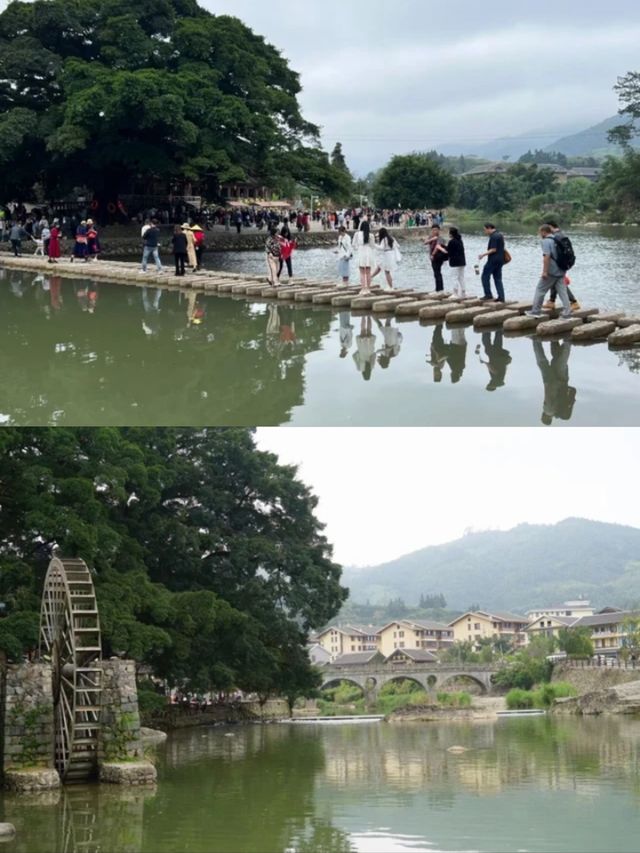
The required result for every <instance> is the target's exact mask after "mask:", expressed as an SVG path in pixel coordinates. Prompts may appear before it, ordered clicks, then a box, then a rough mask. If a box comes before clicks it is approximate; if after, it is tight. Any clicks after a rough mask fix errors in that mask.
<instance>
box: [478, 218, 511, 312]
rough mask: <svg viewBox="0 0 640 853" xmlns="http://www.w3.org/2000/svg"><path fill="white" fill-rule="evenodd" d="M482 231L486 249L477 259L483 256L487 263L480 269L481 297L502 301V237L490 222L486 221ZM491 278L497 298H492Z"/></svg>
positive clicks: (480, 259) (503, 298)
mask: <svg viewBox="0 0 640 853" xmlns="http://www.w3.org/2000/svg"><path fill="white" fill-rule="evenodd" d="M484 233H485V234H486V235H487V237H488V238H489V245H488V247H487V251H486V252H483V254H482V255H479V256H478V260H479V261H482V260H484V259H485V258H486V259H487V263H486V264H485V267H484V269H483V271H482V287H483V290H484V297H483V299H484V300H485V302H490V301H495V302H504V301H505V297H504V286H503V284H502V268H503V267H504V250H505V247H504V237H503V235H502V234H501V233H500V232H499V231H498V230H497V228H496V226H495V225H493V224H492V223H490V222H489V223H487V224H486V225H485V226H484ZM492 278H493V281H494V284H495V286H496V293H497V295H498V298H497V299H495V300H494V299H493V295H492V293H491V279H492Z"/></svg>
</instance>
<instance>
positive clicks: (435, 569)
mask: <svg viewBox="0 0 640 853" xmlns="http://www.w3.org/2000/svg"><path fill="white" fill-rule="evenodd" d="M343 583H344V584H345V585H346V586H348V587H349V589H350V590H351V600H353V601H355V602H357V603H360V604H364V603H366V602H370V603H372V604H382V603H387V602H388V601H389V600H391V599H397V598H402V599H404V601H405V602H406V603H407V604H408V605H410V606H411V605H414V604H416V603H417V602H418V601H419V599H420V596H421V595H423V594H435V593H442V594H444V596H445V598H446V599H447V603H448V606H449V607H450V608H453V609H460V610H464V609H466V608H468V607H469V606H470V605H471V604H472V603H473V604H478V605H480V606H481V607H483V608H493V609H496V610H515V611H516V612H524V611H526V610H528V609H530V608H531V607H535V606H544V605H547V606H548V605H553V604H556V603H561V602H563V601H565V600H567V599H572V598H579V597H580V596H583V597H585V598H589V599H591V601H592V602H593V603H594V604H595V605H597V606H600V607H604V606H606V605H618V606H621V607H624V606H632V605H635V604H637V603H639V602H640V529H637V528H634V527H624V526H622V525H616V524H605V523H602V522H598V521H587V520H585V519H577V518H569V519H567V520H566V521H562V522H560V523H559V524H556V525H530V524H522V525H520V526H518V527H516V528H514V529H513V530H509V531H506V532H502V531H487V532H483V533H470V534H468V535H466V536H464V537H463V538H462V539H458V540H456V541H455V542H450V543H447V544H445V545H435V546H431V547H429V548H424V549H423V550H420V551H416V552H415V553H413V554H408V555H406V556H404V557H400V558H399V559H397V560H393V561H392V562H389V563H385V564H383V565H380V566H372V567H369V568H363V569H353V568H347V569H345V571H344V575H343Z"/></svg>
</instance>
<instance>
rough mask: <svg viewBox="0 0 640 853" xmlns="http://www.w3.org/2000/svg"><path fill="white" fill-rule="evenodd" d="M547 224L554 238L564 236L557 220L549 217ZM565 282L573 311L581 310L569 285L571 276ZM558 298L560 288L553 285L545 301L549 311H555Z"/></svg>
mask: <svg viewBox="0 0 640 853" xmlns="http://www.w3.org/2000/svg"><path fill="white" fill-rule="evenodd" d="M545 224H546V225H548V226H549V227H550V228H551V229H552V230H553V239H554V240H557V239H559V238H562V237H563V236H564V235H563V233H562V229H561V228H560V226H559V225H558V223H557V222H554V221H553V220H552V219H548V220H547V222H546V223H545ZM564 283H565V284H566V286H567V294H568V296H569V302H570V303H571V310H572V311H579V310H580V303H579V302H578V300H577V299H576V297H575V296H574V295H573V292H572V290H571V288H570V287H569V285H570V284H571V279H570V278H569V276H565V282H564ZM557 298H558V290H557V288H555V287H552V288H551V293H550V294H549V299H548V300H547V302H545V304H544V307H545V308H546V309H548V310H549V311H553V310H554V308H555V307H556V300H557Z"/></svg>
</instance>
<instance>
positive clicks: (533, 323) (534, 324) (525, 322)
mask: <svg viewBox="0 0 640 853" xmlns="http://www.w3.org/2000/svg"><path fill="white" fill-rule="evenodd" d="M547 322H549V318H548V317H547V316H543V317H526V316H525V317H520V316H518V317H513V318H512V319H511V320H505V322H504V325H503V329H504V330H505V332H528V331H530V330H531V329H537V328H538V326H539V325H540V324H541V323H547Z"/></svg>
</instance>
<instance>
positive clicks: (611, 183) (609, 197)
mask: <svg viewBox="0 0 640 853" xmlns="http://www.w3.org/2000/svg"><path fill="white" fill-rule="evenodd" d="M599 190H600V205H601V206H602V208H603V209H605V210H608V211H610V212H611V216H612V218H614V219H617V218H626V219H629V220H631V221H640V151H637V150H634V149H631V148H629V149H627V150H626V151H625V153H624V155H623V156H622V157H620V158H614V157H609V158H608V159H607V160H606V161H605V164H604V167H603V170H602V176H601V178H600V182H599Z"/></svg>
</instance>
